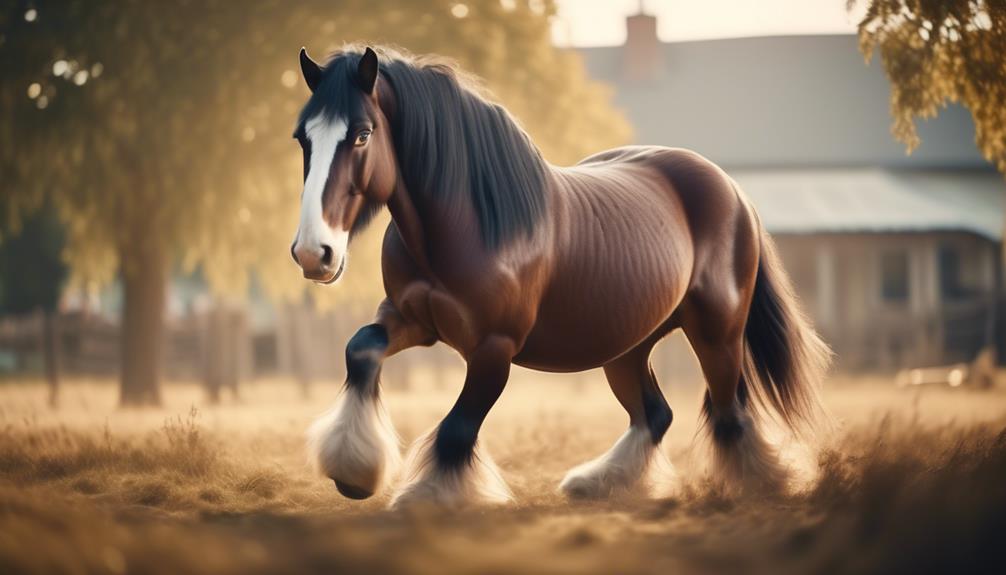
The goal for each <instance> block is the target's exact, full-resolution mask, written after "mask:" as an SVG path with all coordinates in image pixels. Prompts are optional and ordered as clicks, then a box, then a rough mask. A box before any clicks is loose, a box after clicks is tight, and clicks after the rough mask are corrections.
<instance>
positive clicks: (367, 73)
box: [356, 46, 378, 94]
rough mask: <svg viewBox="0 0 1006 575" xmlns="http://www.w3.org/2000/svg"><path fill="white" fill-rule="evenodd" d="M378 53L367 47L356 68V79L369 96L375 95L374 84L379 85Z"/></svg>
mask: <svg viewBox="0 0 1006 575" xmlns="http://www.w3.org/2000/svg"><path fill="white" fill-rule="evenodd" d="M377 68H378V64H377V53H376V52H374V51H373V50H371V49H370V46H367V50H366V51H365V52H364V53H363V56H360V63H359V64H358V65H357V67H356V79H357V81H358V82H359V83H360V89H361V90H363V91H364V92H366V93H368V94H373V93H374V84H376V83H377Z"/></svg>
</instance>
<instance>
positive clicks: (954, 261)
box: [938, 244, 980, 301]
mask: <svg viewBox="0 0 1006 575" xmlns="http://www.w3.org/2000/svg"><path fill="white" fill-rule="evenodd" d="M976 255H977V254H976ZM938 257H939V266H940V294H941V295H942V296H943V299H944V300H948V301H957V300H963V299H968V298H970V297H973V296H975V295H977V294H978V293H979V292H980V290H979V285H980V280H979V277H978V276H979V274H978V268H979V265H978V264H979V262H978V258H977V257H971V258H968V257H966V256H965V254H962V253H961V250H960V248H958V247H957V246H956V245H953V244H943V245H941V246H940V249H939V256H938Z"/></svg>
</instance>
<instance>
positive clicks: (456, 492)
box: [391, 428, 513, 508]
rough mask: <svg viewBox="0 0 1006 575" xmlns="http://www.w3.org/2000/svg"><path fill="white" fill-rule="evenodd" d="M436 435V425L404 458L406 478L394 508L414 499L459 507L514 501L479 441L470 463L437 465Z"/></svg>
mask: <svg viewBox="0 0 1006 575" xmlns="http://www.w3.org/2000/svg"><path fill="white" fill-rule="evenodd" d="M436 437H437V428H434V429H433V430H431V431H429V432H427V433H425V434H424V435H422V436H421V437H419V438H418V439H416V441H415V443H413V444H412V447H411V448H410V449H409V454H408V455H407V456H406V458H405V469H406V471H405V475H404V481H403V483H402V486H401V487H399V488H398V491H397V492H396V493H395V495H394V497H393V498H392V500H391V507H392V508H401V507H404V506H407V505H409V504H411V503H415V502H431V503H437V504H440V505H445V506H448V507H460V506H463V505H467V504H482V505H498V504H503V503H508V502H510V501H512V500H513V494H512V493H511V492H510V488H509V487H508V486H507V484H506V482H505V481H504V480H503V476H502V475H501V474H500V471H499V468H497V467H496V464H495V463H494V462H493V460H492V458H491V457H490V456H489V454H488V453H487V452H486V451H485V450H484V449H482V448H481V447H480V446H479V445H478V444H477V443H476V445H475V451H474V453H473V454H472V459H471V462H470V463H468V464H465V465H461V466H460V467H457V468H455V469H443V468H441V467H440V466H439V465H438V464H437V462H436V456H435V454H434V451H433V449H434V442H435V441H436Z"/></svg>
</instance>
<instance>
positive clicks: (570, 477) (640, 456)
mask: <svg viewBox="0 0 1006 575" xmlns="http://www.w3.org/2000/svg"><path fill="white" fill-rule="evenodd" d="M673 482H674V470H673V466H672V465H671V462H670V461H669V460H668V459H667V457H666V456H665V455H664V454H663V452H662V451H661V450H660V448H659V446H657V445H655V444H654V443H653V437H652V436H651V434H650V430H649V429H647V428H646V427H630V428H629V429H628V431H626V432H625V433H624V434H623V435H622V437H621V438H619V440H618V441H617V442H616V443H615V445H614V446H612V448H611V449H609V450H608V451H607V452H606V453H605V454H604V455H602V456H600V457H598V458H597V459H594V460H591V461H588V462H586V463H583V464H581V465H578V466H577V467H574V468H573V469H571V470H570V471H569V472H568V473H567V474H566V477H565V478H564V479H563V480H562V483H560V484H559V489H561V490H562V491H563V492H564V493H566V495H568V496H569V497H576V498H590V499H595V498H602V497H609V496H612V495H622V494H628V493H631V492H642V493H643V494H646V495H666V494H668V491H670V489H671V487H672V484H673Z"/></svg>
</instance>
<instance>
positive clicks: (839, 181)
mask: <svg viewBox="0 0 1006 575" xmlns="http://www.w3.org/2000/svg"><path fill="white" fill-rule="evenodd" d="M730 175H731V176H733V177H734V179H735V180H737V182H738V183H739V184H740V186H741V188H742V189H743V190H744V192H745V193H746V194H747V196H748V197H749V198H750V199H751V201H752V202H753V203H754V205H755V207H756V209H757V210H758V213H759V215H760V216H761V219H762V222H763V223H764V225H765V227H766V229H768V230H769V231H770V232H773V233H796V234H800V233H829V232H923V231H965V232H972V233H975V234H978V235H980V236H983V237H985V238H988V239H990V240H993V241H999V240H1001V239H1002V237H1003V207H1004V193H1006V182H1004V180H1003V177H1002V176H1001V175H999V174H997V173H994V172H991V173H990V172H986V171H979V170H974V171H971V170H962V171H953V170H940V171H936V170H927V171H905V170H886V169H882V168H867V169H800V170H792V169H789V170H787V169H775V170H731V171H730Z"/></svg>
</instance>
